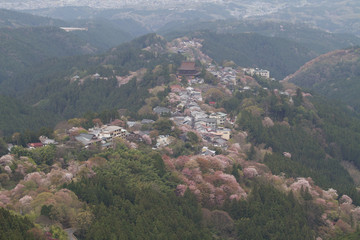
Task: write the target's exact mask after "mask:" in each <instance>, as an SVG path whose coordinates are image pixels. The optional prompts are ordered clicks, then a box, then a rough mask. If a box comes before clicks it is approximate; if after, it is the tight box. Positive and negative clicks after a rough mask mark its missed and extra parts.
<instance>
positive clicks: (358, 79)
mask: <svg viewBox="0 0 360 240" xmlns="http://www.w3.org/2000/svg"><path fill="white" fill-rule="evenodd" d="M285 81H289V82H293V83H295V84H297V85H299V86H301V87H304V88H307V89H311V90H313V91H315V92H318V93H320V94H322V95H324V96H326V97H328V98H331V99H335V100H340V101H342V102H343V103H346V104H348V105H349V106H351V107H353V108H354V109H355V110H356V111H359V109H360V105H359V103H360V98H359V94H358V92H359V89H360V50H359V48H356V47H354V48H349V49H344V50H337V51H334V52H330V53H327V54H324V55H321V56H319V57H318V58H316V59H314V60H312V61H310V62H308V63H306V64H305V65H304V66H303V67H301V68H300V69H299V70H298V71H297V72H295V73H294V74H292V75H290V76H289V77H287V78H286V79H285Z"/></svg>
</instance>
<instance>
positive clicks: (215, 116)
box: [28, 38, 290, 156]
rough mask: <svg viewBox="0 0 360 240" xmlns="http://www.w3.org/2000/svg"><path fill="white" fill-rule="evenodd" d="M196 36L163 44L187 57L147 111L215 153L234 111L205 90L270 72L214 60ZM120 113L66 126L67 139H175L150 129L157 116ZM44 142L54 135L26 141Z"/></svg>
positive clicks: (247, 85)
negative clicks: (160, 102)
mask: <svg viewBox="0 0 360 240" xmlns="http://www.w3.org/2000/svg"><path fill="white" fill-rule="evenodd" d="M201 41H202V40H201V39H196V38H195V39H188V38H181V39H175V40H174V41H172V42H171V44H170V45H169V46H168V48H169V51H171V52H177V53H181V54H183V55H184V56H186V57H187V59H189V60H187V61H183V62H182V64H181V65H180V66H179V68H178V71H177V77H176V79H177V83H173V84H171V85H169V86H168V89H169V92H168V94H167V96H166V99H167V101H166V102H167V105H161V106H160V105H159V106H154V107H153V108H152V114H153V115H154V116H156V117H157V118H167V119H169V120H171V121H172V122H173V124H174V126H173V127H172V129H174V128H177V129H180V130H181V132H182V134H180V135H179V136H178V137H179V139H181V140H182V141H184V142H186V141H188V139H187V133H188V132H193V133H195V134H196V136H198V137H199V139H200V142H201V146H202V148H201V149H199V151H200V152H198V154H202V155H211V156H214V155H215V154H216V151H215V150H214V149H222V150H226V149H227V148H228V146H229V144H228V141H229V140H230V139H231V136H232V131H233V128H234V124H235V121H236V117H232V116H229V114H227V113H226V112H225V110H224V109H222V110H221V109H220V110H219V109H217V108H216V105H217V102H216V99H211V97H210V98H207V99H205V95H206V94H207V93H208V92H209V91H214V89H217V88H219V89H223V90H224V91H227V92H228V94H231V92H232V91H234V90H235V89H237V90H239V91H240V92H241V91H251V89H252V87H253V86H254V85H253V84H254V82H255V81H254V79H253V77H254V76H258V77H261V78H263V79H270V72H269V71H268V70H263V69H258V68H240V67H237V68H234V67H231V66H219V65H217V64H214V63H213V61H212V59H211V58H209V57H208V56H207V55H205V54H203V53H202V51H201V47H202V44H201ZM195 59H196V60H200V62H202V63H203V67H202V69H201V66H197V65H196V63H195V61H194V60H195ZM204 71H206V72H207V74H210V76H211V78H212V79H213V81H214V82H212V83H211V84H217V86H212V85H209V84H208V83H206V81H205V79H204V76H203V72H204ZM100 77H101V76H100V75H99V74H95V75H94V76H92V78H97V79H99V78H100ZM75 78H76V79H75ZM184 80H185V81H184ZM271 80H273V79H271ZM72 81H79V82H80V83H81V84H82V83H83V81H84V80H82V79H79V77H78V76H75V77H73V79H72ZM211 88H213V90H211ZM264 89H266V88H264ZM279 94H286V95H288V96H290V94H289V93H287V92H281V91H280V93H279ZM124 117H125V116H122V119H114V120H112V121H111V122H109V123H106V124H103V123H101V122H96V123H94V126H93V127H91V128H88V129H84V128H82V127H80V126H74V127H72V128H70V129H67V131H66V134H67V135H68V139H69V142H68V143H66V144H70V145H71V144H74V143H78V144H80V145H81V146H83V147H84V148H85V149H87V148H91V147H92V146H95V145H96V146H100V147H101V148H102V149H107V148H113V147H114V145H115V142H116V140H117V139H118V140H120V139H122V141H127V142H129V143H130V144H131V145H132V146H133V147H135V148H136V147H137V144H139V143H143V144H147V145H150V146H151V147H152V148H153V149H162V148H164V147H167V146H169V145H171V144H172V143H173V142H174V141H175V140H176V138H174V136H170V135H162V134H154V133H153V132H151V131H152V130H153V129H154V128H153V125H154V124H155V123H156V121H155V120H156V119H142V120H138V121H133V120H131V119H128V118H124ZM49 144H58V143H57V142H56V141H55V140H53V139H47V138H45V137H41V138H40V142H39V143H29V144H28V146H29V147H30V148H38V147H42V146H46V145H49Z"/></svg>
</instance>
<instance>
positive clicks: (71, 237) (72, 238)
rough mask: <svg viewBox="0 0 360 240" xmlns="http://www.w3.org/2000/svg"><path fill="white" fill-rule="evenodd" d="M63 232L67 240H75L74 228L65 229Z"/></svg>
mask: <svg viewBox="0 0 360 240" xmlns="http://www.w3.org/2000/svg"><path fill="white" fill-rule="evenodd" d="M64 231H65V232H66V233H67V234H68V236H69V240H77V238H76V237H75V236H74V232H75V231H76V229H75V228H67V229H64Z"/></svg>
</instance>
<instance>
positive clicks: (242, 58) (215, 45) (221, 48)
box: [194, 31, 317, 80]
mask: <svg viewBox="0 0 360 240" xmlns="http://www.w3.org/2000/svg"><path fill="white" fill-rule="evenodd" d="M194 36H195V37H198V38H200V39H204V42H203V43H202V44H203V48H202V51H203V52H204V53H205V54H207V55H209V56H210V57H211V58H213V59H214V60H215V61H216V62H218V63H222V62H223V61H224V60H232V61H234V62H235V63H236V64H237V65H239V66H243V67H258V68H262V69H267V70H269V71H270V74H271V76H272V77H274V78H276V79H278V80H279V79H282V78H284V77H285V76H287V75H288V74H291V73H293V72H294V71H296V69H298V68H299V67H300V66H302V65H303V64H304V63H305V62H307V61H308V60H310V59H312V58H314V57H315V56H317V55H316V53H315V52H314V51H312V50H311V49H309V48H307V47H305V46H304V45H302V44H298V43H295V42H293V41H290V40H286V39H282V38H275V37H266V36H262V35H259V34H256V33H239V34H230V33H227V34H217V33H213V32H210V31H206V32H201V33H195V34H194Z"/></svg>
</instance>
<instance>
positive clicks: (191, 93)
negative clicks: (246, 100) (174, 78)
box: [170, 86, 231, 152]
mask: <svg viewBox="0 0 360 240" xmlns="http://www.w3.org/2000/svg"><path fill="white" fill-rule="evenodd" d="M171 91H172V93H176V94H177V95H178V96H179V103H178V105H177V106H176V110H175V111H173V112H172V114H171V115H172V117H171V118H170V119H171V120H172V121H173V122H174V123H175V124H176V125H177V126H179V127H182V126H185V127H186V128H188V129H193V130H194V131H196V132H197V133H198V134H199V135H201V137H202V139H203V141H205V142H206V143H209V144H211V145H213V146H217V147H222V148H226V146H227V141H228V140H229V139H230V135H231V130H230V129H228V128H225V127H224V126H225V123H226V122H227V121H228V119H227V114H225V113H222V112H213V113H207V112H205V111H204V110H202V109H201V108H200V106H199V104H198V102H201V101H202V95H201V90H199V89H194V88H192V87H188V88H186V89H183V88H181V87H180V86H171ZM205 152H206V151H205Z"/></svg>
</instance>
